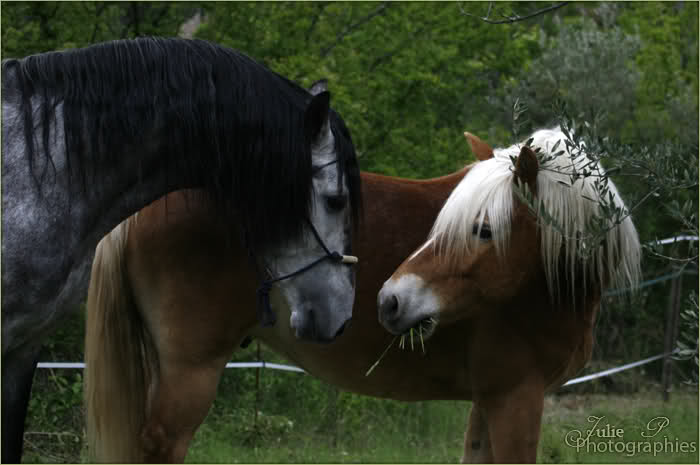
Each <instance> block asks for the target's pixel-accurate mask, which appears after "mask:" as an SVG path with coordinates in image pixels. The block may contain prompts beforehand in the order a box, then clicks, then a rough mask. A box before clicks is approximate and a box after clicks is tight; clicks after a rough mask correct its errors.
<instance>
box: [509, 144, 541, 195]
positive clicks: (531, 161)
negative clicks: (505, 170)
mask: <svg viewBox="0 0 700 465" xmlns="http://www.w3.org/2000/svg"><path fill="white" fill-rule="evenodd" d="M539 168H540V163H539V162H538V161H537V155H535V152H533V151H532V149H531V148H530V147H528V146H527V145H523V147H522V148H521V149H520V155H519V156H518V159H517V160H516V162H515V176H516V177H517V178H518V180H520V182H522V183H525V184H527V185H528V187H529V188H530V192H535V189H536V187H537V171H538V170H539Z"/></svg>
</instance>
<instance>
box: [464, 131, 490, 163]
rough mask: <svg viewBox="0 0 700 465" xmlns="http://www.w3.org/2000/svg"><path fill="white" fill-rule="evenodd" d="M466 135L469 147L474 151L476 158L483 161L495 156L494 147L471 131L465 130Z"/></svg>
mask: <svg viewBox="0 0 700 465" xmlns="http://www.w3.org/2000/svg"><path fill="white" fill-rule="evenodd" d="M464 137H465V138H466V139H467V142H469V148H471V149H472V153H473V154H474V156H475V157H476V158H478V159H479V160H481V161H484V160H488V159H489V158H493V149H492V148H491V146H490V145H489V144H488V143H486V142H484V141H483V140H481V139H479V138H478V137H476V136H475V135H474V134H472V133H471V132H465V133H464Z"/></svg>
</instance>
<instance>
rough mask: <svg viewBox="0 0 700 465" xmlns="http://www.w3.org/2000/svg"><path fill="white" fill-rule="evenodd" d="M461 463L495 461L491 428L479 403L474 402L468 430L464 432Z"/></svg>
mask: <svg viewBox="0 0 700 465" xmlns="http://www.w3.org/2000/svg"><path fill="white" fill-rule="evenodd" d="M460 462H461V463H493V451H492V450H491V439H490V438H489V430H488V427H487V424H486V419H485V418H484V415H483V412H481V409H480V408H479V404H477V403H476V402H474V403H472V409H471V411H470V412H469V420H468V424H467V431H465V432H464V455H463V456H462V460H461V461H460Z"/></svg>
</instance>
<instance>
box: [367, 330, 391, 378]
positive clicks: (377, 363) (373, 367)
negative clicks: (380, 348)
mask: <svg viewBox="0 0 700 465" xmlns="http://www.w3.org/2000/svg"><path fill="white" fill-rule="evenodd" d="M397 337H399V336H394V339H392V340H391V342H390V343H389V345H388V346H386V349H384V352H382V355H380V356H379V358H378V359H377V361H376V362H374V365H372V366H371V367H369V370H367V373H365V376H369V375H370V373H372V371H374V369H375V368H377V365H379V362H381V361H382V359H383V358H384V356H385V355H386V353H387V352H389V349H390V348H391V346H393V345H394V341H396V338H397Z"/></svg>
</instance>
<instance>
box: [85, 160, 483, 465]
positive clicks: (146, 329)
mask: <svg viewBox="0 0 700 465" xmlns="http://www.w3.org/2000/svg"><path fill="white" fill-rule="evenodd" d="M466 171H467V168H465V169H463V170H460V171H458V172H456V173H454V174H452V175H449V176H445V177H442V178H437V179H433V180H427V181H415V180H407V179H397V178H389V177H385V176H380V175H374V174H368V173H363V174H362V192H363V195H364V196H365V198H366V200H365V202H364V203H365V207H364V210H365V218H364V220H363V221H362V222H361V223H360V228H361V229H360V231H358V233H357V234H356V235H355V238H356V239H354V244H353V251H354V252H355V253H362V252H361V251H364V253H366V256H365V257H361V258H360V263H359V264H358V265H357V275H356V276H357V283H356V305H355V313H354V315H353V320H352V323H351V324H350V325H349V326H348V328H347V329H346V330H345V333H344V334H343V335H342V336H341V337H340V338H338V339H337V340H336V342H339V344H337V345H336V344H329V345H322V346H319V345H318V344H311V343H303V342H300V341H299V340H298V339H297V338H296V337H295V335H294V332H293V331H292V330H291V329H290V327H289V323H288V322H289V315H287V314H285V313H284V312H288V310H285V308H286V305H284V304H283V303H282V302H283V301H282V300H281V298H280V297H281V296H280V295H279V294H278V293H277V292H276V289H274V288H273V292H272V294H271V297H272V304H273V307H274V309H275V310H276V311H277V314H278V319H277V323H276V325H275V326H274V327H272V328H262V327H261V326H260V325H259V324H258V322H257V318H256V289H257V287H258V284H259V276H258V275H257V274H256V271H255V269H254V267H252V266H251V262H250V260H249V257H248V255H247V253H246V252H245V250H244V249H243V248H241V247H240V246H239V242H238V241H237V240H231V238H230V237H228V236H227V233H226V229H225V228H224V227H223V226H222V224H221V222H220V221H217V220H216V218H215V216H214V214H213V210H212V209H211V208H210V207H209V205H208V204H207V203H206V202H205V201H204V200H198V199H200V197H198V196H196V195H189V196H187V197H185V196H184V195H183V194H182V193H174V194H170V195H169V196H167V197H165V198H163V199H161V200H159V201H157V202H155V203H153V204H152V205H150V206H149V207H147V208H145V209H143V210H142V211H141V212H139V213H138V214H137V215H135V216H133V217H131V218H130V219H129V220H127V221H125V222H124V223H122V224H121V225H119V226H118V227H117V228H115V229H114V231H112V232H111V233H110V234H109V235H107V236H106V237H105V238H104V239H103V240H102V242H101V243H100V245H99V246H98V250H97V253H96V259H95V262H94V264H93V270H92V276H91V281H90V290H89V296H88V325H87V328H86V354H87V355H86V360H87V363H88V372H87V374H86V387H85V390H86V401H87V417H88V439H89V443H90V446H91V447H95V446H99V447H95V448H97V449H109V450H117V451H123V455H122V456H110V460H115V461H144V460H145V461H156V462H162V461H182V460H183V459H184V456H185V454H186V450H187V445H188V443H189V440H190V439H191V437H192V435H193V434H194V431H196V429H197V427H198V426H199V424H200V423H201V421H202V420H203V419H204V417H205V416H206V413H207V411H208V410H209V407H210V405H211V403H212V401H213V399H214V396H215V391H216V385H217V382H218V379H219V377H220V375H221V372H222V370H223V369H224V366H225V364H226V362H227V361H228V360H229V358H230V356H231V353H232V352H233V351H234V350H235V349H236V348H238V347H239V345H240V343H241V341H242V340H243V338H244V337H245V336H248V335H251V336H253V337H257V338H260V339H261V340H263V341H264V342H265V343H267V344H268V345H270V346H271V347H273V348H274V349H276V350H278V351H279V352H280V353H282V354H285V355H286V356H287V357H289V359H290V360H292V361H294V362H296V363H299V364H300V365H302V366H303V367H304V368H305V369H307V370H308V371H309V372H310V373H312V374H314V375H316V376H318V377H320V378H323V379H325V380H327V381H329V382H331V383H334V384H337V385H338V386H341V387H343V388H345V389H348V390H351V391H355V392H361V393H365V394H369V395H375V396H382V397H389V398H399V399H406V400H418V399H467V398H468V392H469V386H468V383H467V382H466V381H467V380H466V378H465V377H464V376H462V375H459V370H455V367H460V366H462V365H463V363H462V362H460V361H459V359H458V358H455V352H454V347H455V346H454V345H453V344H446V345H444V346H442V345H436V346H435V347H430V348H429V351H428V355H427V356H426V357H423V356H422V355H419V354H418V353H417V352H416V353H413V354H411V353H408V352H405V353H400V354H398V353H390V354H388V356H387V358H386V361H385V362H383V363H382V365H381V366H380V367H379V368H378V369H377V370H375V373H373V374H372V375H371V376H370V377H365V372H366V371H367V369H368V368H369V366H370V365H372V363H373V362H374V361H375V360H376V359H377V357H378V355H379V354H380V353H381V352H382V350H383V349H384V348H385V347H386V346H387V344H388V343H389V342H390V341H391V338H392V337H391V335H390V334H388V333H387V332H386V330H384V329H383V328H382V327H381V326H380V325H379V323H378V321H377V312H376V296H377V291H378V290H379V288H380V286H381V284H382V283H383V282H384V280H385V279H386V278H387V277H388V276H389V275H390V273H391V272H392V271H393V270H394V269H395V268H396V266H397V265H398V264H399V263H401V260H403V258H404V257H405V256H406V255H407V254H408V253H409V252H410V251H411V250H413V249H414V248H415V247H416V245H417V244H419V243H420V242H421V241H423V240H424V239H425V237H426V235H427V234H428V232H429V230H430V226H431V224H432V222H433V220H434V219H435V215H436V214H437V212H438V211H439V209H440V207H441V206H442V204H443V203H444V201H445V199H446V198H447V196H448V195H449V193H450V192H451V191H452V189H453V188H454V187H455V186H456V185H457V183H458V182H459V181H460V180H461V179H462V177H463V176H464V173H465V172H466ZM290 279H292V280H293V279H295V278H290ZM105 315H108V318H106V319H105V317H104V316H105ZM103 321H109V323H107V324H105V326H103V327H100V326H96V325H94V324H92V323H91V322H95V323H100V322H103ZM107 325H110V326H111V327H108V326H107ZM106 336H107V337H106ZM110 338H111V339H110ZM134 341H136V342H134ZM455 342H458V343H459V344H461V343H462V338H461V336H459V337H458V338H457V339H456V340H455ZM113 345H117V346H118V347H120V348H122V349H121V351H120V352H118V353H117V355H116V356H114V357H109V356H105V355H104V352H105V348H107V347H109V346H113ZM142 359H143V361H142ZM142 363H143V365H144V368H143V370H141V368H140V367H141V364H142ZM91 364H93V365H95V366H98V365H99V366H104V367H108V366H109V367H111V370H112V371H113V372H114V376H113V377H112V378H111V381H110V382H105V381H100V380H96V379H91V378H90V370H89V366H90V365H91ZM135 367H138V368H139V370H140V371H143V373H137V374H136V375H135V376H132V371H135V370H136V368H135ZM411 367H413V368H411ZM409 368H410V369H409ZM420 370H424V375H421V376H420V377H418V378H416V376H418V373H420ZM136 371H138V370H136ZM455 375H457V376H455ZM112 390H113V391H114V392H121V391H128V392H129V394H130V399H129V400H128V402H126V403H123V404H121V405H116V404H115V402H114V397H113V396H110V394H109V393H110V392H112ZM149 391H150V396H149V395H148V394H147V393H148V392H149ZM146 397H150V400H149V401H147V400H146ZM145 410H148V412H146V413H144V412H145ZM91 424H102V425H107V426H108V427H103V429H102V430H101V431H97V428H91V427H90V425H91ZM144 431H147V433H148V434H144ZM95 459H97V460H98V461H99V460H101V459H102V457H101V456H100V455H99V454H98V455H97V456H96V457H95Z"/></svg>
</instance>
